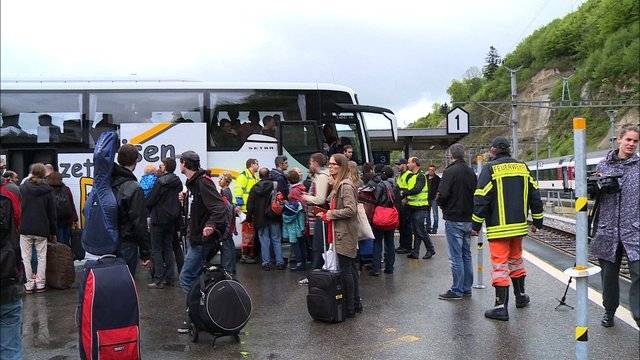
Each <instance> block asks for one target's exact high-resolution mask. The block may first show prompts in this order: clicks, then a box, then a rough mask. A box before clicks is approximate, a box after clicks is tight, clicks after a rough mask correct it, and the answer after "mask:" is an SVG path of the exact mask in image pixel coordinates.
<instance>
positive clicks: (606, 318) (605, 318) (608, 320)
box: [600, 311, 615, 327]
mask: <svg viewBox="0 0 640 360" xmlns="http://www.w3.org/2000/svg"><path fill="white" fill-rule="evenodd" d="M614 318H615V313H610V312H607V311H605V312H604V315H602V321H600V325H602V326H604V327H613V325H615V322H614V320H613V319H614Z"/></svg>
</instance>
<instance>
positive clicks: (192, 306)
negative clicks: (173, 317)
mask: <svg viewBox="0 0 640 360" xmlns="http://www.w3.org/2000/svg"><path fill="white" fill-rule="evenodd" d="M251 310H252V306H251V298H250V297H249V294H248V293H247V291H246V290H245V288H244V287H243V286H242V285H241V284H240V283H239V282H237V281H236V280H233V279H232V278H231V276H230V275H229V274H228V273H227V272H226V271H224V270H223V269H222V267H221V266H218V265H210V266H207V267H206V268H205V269H204V271H203V273H202V275H200V279H199V281H197V282H196V283H195V284H193V286H192V287H191V290H190V291H189V294H188V295H187V312H188V314H189V320H190V324H189V335H190V336H191V340H192V341H193V342H197V341H198V337H199V332H200V331H206V332H208V333H210V334H211V335H213V337H214V338H213V345H214V346H215V343H216V339H218V338H219V337H223V336H233V337H234V338H235V340H236V341H237V342H240V338H239V335H240V330H242V328H243V327H244V326H245V325H246V324H247V321H249V317H250V316H251Z"/></svg>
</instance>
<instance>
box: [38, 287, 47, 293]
mask: <svg viewBox="0 0 640 360" xmlns="http://www.w3.org/2000/svg"><path fill="white" fill-rule="evenodd" d="M45 291H47V287H46V286H42V287H36V292H37V293H43V292H45Z"/></svg>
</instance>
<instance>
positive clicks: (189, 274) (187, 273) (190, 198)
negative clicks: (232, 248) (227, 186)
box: [180, 151, 228, 332]
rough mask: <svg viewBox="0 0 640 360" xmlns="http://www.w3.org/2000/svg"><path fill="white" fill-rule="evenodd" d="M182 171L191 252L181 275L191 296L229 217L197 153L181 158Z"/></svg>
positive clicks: (185, 288) (186, 154) (182, 281)
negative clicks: (184, 183)
mask: <svg viewBox="0 0 640 360" xmlns="http://www.w3.org/2000/svg"><path fill="white" fill-rule="evenodd" d="M180 171H181V172H182V173H183V174H184V175H185V176H186V177H187V193H186V195H185V194H181V195H180V196H181V197H182V198H183V199H184V200H186V201H187V202H188V203H189V204H190V205H189V211H188V219H189V220H188V228H187V237H188V239H189V243H188V245H189V250H188V251H187V256H186V257H185V259H184V264H183V265H182V270H181V271H180V286H181V287H182V289H183V290H184V291H185V292H186V293H189V290H191V285H192V284H193V283H194V281H196V280H197V279H198V277H199V276H200V274H201V273H202V266H203V264H204V263H205V261H206V257H207V255H208V254H209V252H210V251H211V249H212V248H213V245H214V241H220V240H221V239H220V236H221V235H222V234H223V233H224V231H225V228H226V225H227V218H228V216H227V208H226V206H225V204H224V200H223V199H222V196H221V195H220V193H219V192H218V190H217V189H216V185H215V184H214V183H213V180H212V179H211V177H210V176H209V175H208V174H207V172H206V171H205V170H203V169H201V168H200V157H199V156H198V154H197V153H196V152H195V151H185V152H184V153H182V155H180ZM180 330H182V329H180ZM180 332H182V331H180Z"/></svg>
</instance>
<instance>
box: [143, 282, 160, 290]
mask: <svg viewBox="0 0 640 360" xmlns="http://www.w3.org/2000/svg"><path fill="white" fill-rule="evenodd" d="M147 287H148V288H149V289H164V284H162V283H154V282H153V283H151V284H147Z"/></svg>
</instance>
